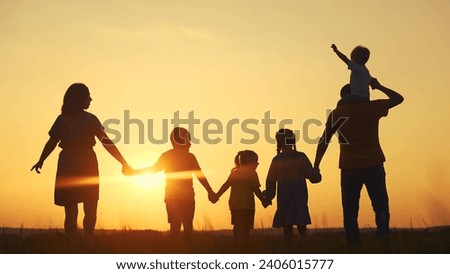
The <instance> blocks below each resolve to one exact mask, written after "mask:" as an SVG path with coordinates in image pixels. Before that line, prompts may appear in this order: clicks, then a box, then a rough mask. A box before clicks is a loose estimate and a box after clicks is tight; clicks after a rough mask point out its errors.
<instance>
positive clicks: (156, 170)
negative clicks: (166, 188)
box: [127, 165, 160, 175]
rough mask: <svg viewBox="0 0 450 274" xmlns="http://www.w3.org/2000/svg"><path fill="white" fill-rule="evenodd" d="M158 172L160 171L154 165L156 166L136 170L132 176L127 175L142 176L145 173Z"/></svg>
mask: <svg viewBox="0 0 450 274" xmlns="http://www.w3.org/2000/svg"><path fill="white" fill-rule="evenodd" d="M158 171H160V170H159V169H158V168H157V167H156V165H154V166H149V167H144V168H139V169H134V170H133V172H132V173H131V174H127V175H141V174H144V173H156V172H158Z"/></svg>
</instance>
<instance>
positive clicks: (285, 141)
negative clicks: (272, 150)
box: [275, 128, 297, 154]
mask: <svg viewBox="0 0 450 274" xmlns="http://www.w3.org/2000/svg"><path fill="white" fill-rule="evenodd" d="M275 139H276V141H277V154H280V153H281V151H282V150H283V148H285V147H289V146H291V147H292V148H293V149H294V150H297V146H296V145H295V143H296V141H295V134H294V132H293V131H292V130H290V129H286V128H282V129H280V130H278V132H277V134H276V135H275Z"/></svg>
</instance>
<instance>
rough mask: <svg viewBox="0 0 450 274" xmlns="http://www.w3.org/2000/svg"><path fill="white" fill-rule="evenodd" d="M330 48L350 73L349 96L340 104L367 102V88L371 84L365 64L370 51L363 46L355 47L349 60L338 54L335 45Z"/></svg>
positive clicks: (370, 77)
mask: <svg viewBox="0 0 450 274" xmlns="http://www.w3.org/2000/svg"><path fill="white" fill-rule="evenodd" d="M331 48H332V49H333V51H334V52H335V53H336V55H337V56H338V57H339V58H340V59H341V60H342V61H343V62H344V63H345V64H347V66H348V69H349V70H350V71H351V74H350V86H351V90H352V92H351V94H350V95H348V96H347V97H346V98H344V99H343V100H342V101H341V103H356V102H368V101H369V86H370V85H371V82H372V76H370V72H369V70H368V69H367V67H366V63H367V61H368V60H369V57H370V51H369V49H368V48H366V47H364V46H356V47H355V48H354V49H353V50H352V52H351V54H350V59H348V58H347V56H346V55H345V54H343V53H342V52H340V51H339V50H338V48H337V46H336V45H335V44H332V45H331Z"/></svg>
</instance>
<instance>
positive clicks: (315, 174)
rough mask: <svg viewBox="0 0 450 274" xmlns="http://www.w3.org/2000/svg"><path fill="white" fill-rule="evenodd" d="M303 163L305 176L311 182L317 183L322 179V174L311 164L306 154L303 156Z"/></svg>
mask: <svg viewBox="0 0 450 274" xmlns="http://www.w3.org/2000/svg"><path fill="white" fill-rule="evenodd" d="M303 165H304V167H305V173H306V174H305V177H306V178H307V179H309V181H310V182H311V183H313V184H317V183H320V181H322V175H320V171H319V170H318V169H316V168H314V167H313V166H312V164H311V162H310V161H309V159H308V157H307V156H306V155H305V157H304V158H303Z"/></svg>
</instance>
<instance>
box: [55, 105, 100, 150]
mask: <svg viewBox="0 0 450 274" xmlns="http://www.w3.org/2000/svg"><path fill="white" fill-rule="evenodd" d="M101 131H103V126H102V124H101V123H100V121H99V119H98V118H97V117H96V116H95V115H93V114H91V113H89V112H85V111H83V112H82V113H80V115H78V116H77V117H67V116H64V115H62V114H61V115H59V116H58V117H57V118H56V120H55V122H54V123H53V125H52V127H51V129H50V131H49V132H48V134H49V135H50V137H51V138H53V139H56V140H58V141H59V147H61V148H62V149H89V148H92V147H93V146H94V145H95V136H96V135H98V134H99V133H100V132H101Z"/></svg>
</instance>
